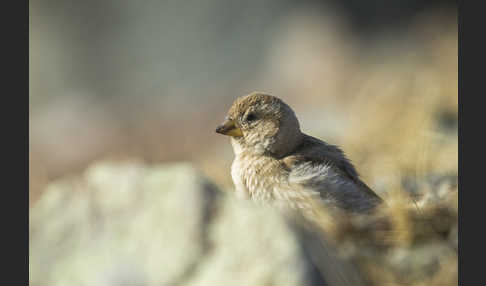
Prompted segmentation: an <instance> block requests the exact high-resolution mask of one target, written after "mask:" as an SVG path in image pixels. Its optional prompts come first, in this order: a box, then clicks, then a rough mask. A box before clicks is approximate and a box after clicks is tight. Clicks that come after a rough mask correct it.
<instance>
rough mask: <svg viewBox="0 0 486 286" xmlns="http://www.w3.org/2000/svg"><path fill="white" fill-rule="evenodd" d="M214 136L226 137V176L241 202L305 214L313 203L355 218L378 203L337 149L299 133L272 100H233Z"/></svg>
mask: <svg viewBox="0 0 486 286" xmlns="http://www.w3.org/2000/svg"><path fill="white" fill-rule="evenodd" d="M216 132H218V133H221V134H224V135H229V136H231V143H232V146H233V150H234V153H235V160H234V161H233V164H232V166H231V176H232V178H233V182H234V184H235V188H236V193H237V195H238V196H240V197H244V198H250V199H252V200H254V201H260V202H265V203H272V204H276V205H279V206H282V207H290V208H292V209H304V210H308V209H310V208H311V205H310V204H309V203H308V202H309V201H308V199H311V198H313V199H318V200H319V201H321V202H323V203H324V205H325V206H326V207H329V208H331V209H334V208H337V209H341V210H346V211H350V212H355V213H364V212H369V211H371V210H372V209H374V207H375V206H377V205H378V204H380V203H381V202H382V200H381V198H380V197H378V195H376V194H375V193H374V192H373V191H372V190H371V189H370V188H369V187H368V186H367V185H366V184H365V183H364V182H362V181H361V179H360V178H359V175H358V173H357V172H356V170H355V168H354V166H353V165H352V164H351V162H350V161H349V160H348V159H347V158H346V156H345V155H344V153H343V152H342V151H341V149H339V148H338V147H337V146H334V145H330V144H327V143H326V142H323V141H321V140H319V139H317V138H314V137H312V136H309V135H306V134H304V133H302V132H301V130H300V126H299V121H298V120H297V117H296V116H295V114H294V112H293V110H292V109H291V108H290V107H289V106H288V105H287V104H286V103H285V102H283V101H282V100H281V99H279V98H277V97H274V96H271V95H268V94H265V93H261V92H253V93H251V94H249V95H247V96H244V97H240V98H237V99H236V100H235V102H234V103H233V105H232V106H231V108H230V109H229V111H228V115H227V117H226V119H225V122H224V123H223V124H222V125H220V126H219V127H218V128H217V129H216Z"/></svg>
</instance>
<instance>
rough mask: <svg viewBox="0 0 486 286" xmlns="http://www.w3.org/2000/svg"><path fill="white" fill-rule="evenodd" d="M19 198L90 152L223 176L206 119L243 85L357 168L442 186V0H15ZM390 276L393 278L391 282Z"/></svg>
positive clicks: (453, 150) (452, 88) (446, 94)
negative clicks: (25, 148) (20, 81)
mask: <svg viewBox="0 0 486 286" xmlns="http://www.w3.org/2000/svg"><path fill="white" fill-rule="evenodd" d="M29 10H30V20H29V21H30V22H29V54H30V59H29V62H30V64H29V85H30V86H29V90H30V92H29V136H30V141H29V172H30V176H29V178H30V181H29V186H30V195H29V198H30V206H31V207H32V206H34V205H35V204H36V202H37V201H38V200H39V198H41V196H42V194H43V192H44V190H45V187H46V186H47V185H48V184H49V183H50V182H52V181H53V180H56V179H58V178H61V177H63V176H68V175H71V174H76V173H79V172H81V171H82V170H84V169H85V168H86V167H88V166H89V165H91V164H92V163H93V162H95V161H99V160H115V161H116V160H120V161H123V160H126V159H131V158H138V160H141V161H144V162H146V163H161V162H176V161H177V162H179V161H186V162H191V163H192V164H193V165H194V166H196V167H197V168H198V169H199V170H201V171H202V172H203V173H204V174H205V175H206V176H207V177H209V178H210V179H211V180H212V181H213V182H214V183H215V184H216V185H217V186H218V187H220V188H221V189H223V190H228V191H231V189H232V188H233V185H232V181H231V177H230V165H231V161H232V159H233V153H232V149H231V146H230V144H229V139H228V138H227V137H223V136H221V135H218V134H216V133H215V132H214V130H215V127H216V126H217V125H218V124H219V123H220V122H221V121H222V119H223V118H224V116H225V114H226V112H227V110H228V108H229V106H230V105H231V103H232V102H233V100H234V99H235V98H236V97H238V96H242V95H245V94H248V93H250V92H252V91H256V90H257V91H264V92H267V93H270V94H273V95H276V96H278V97H280V98H282V99H283V100H284V101H286V102H287V103H288V104H289V105H290V106H292V107H293V108H294V110H295V112H296V114H297V116H298V118H299V120H300V122H301V126H302V128H303V131H304V132H306V133H308V134H311V135H313V136H315V137H318V138H320V139H323V140H325V141H326V142H329V143H331V144H337V145H340V146H342V148H343V149H344V150H345V152H346V153H347V155H348V157H349V158H350V159H351V160H352V161H353V162H354V163H355V165H356V167H357V169H358V171H359V172H360V173H361V175H362V177H363V179H364V181H365V182H367V184H368V185H370V187H372V188H373V189H375V190H376V192H377V193H379V194H380V195H381V196H382V197H384V198H385V199H386V198H387V197H388V196H389V195H390V190H401V191H402V190H403V191H406V192H407V193H408V194H411V195H412V196H415V195H420V194H422V195H424V194H425V193H427V192H429V191H431V190H435V189H437V188H438V186H440V185H441V184H442V183H443V182H447V183H448V184H449V185H450V186H452V187H453V188H454V187H455V188H457V186H456V185H457V168H458V167H457V156H458V153H457V140H458V138H457V122H458V115H457V110H458V107H457V105H458V99H457V87H458V65H457V61H458V58H457V53H458V37H457V33H458V32H457V5H456V3H455V1H446V0H443V1H440V0H436V1H420V0H393V1H392V0H388V1H385V0H381V1H380V0H373V1H355V0H328V1H316V0H315V1H311V0H306V1H290V0H266V1H260V0H248V1H236V0H234V1H233V0H232V1H228V0H206V1H152V0H149V1H126V0H118V1H114V0H104V1H95V0H86V1H71V0H37V1H30V2H29ZM393 285H398V284H393Z"/></svg>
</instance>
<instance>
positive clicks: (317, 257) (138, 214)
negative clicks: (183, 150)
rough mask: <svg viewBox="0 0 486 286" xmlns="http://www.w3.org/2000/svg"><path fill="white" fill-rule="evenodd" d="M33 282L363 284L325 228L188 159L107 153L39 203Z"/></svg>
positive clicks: (33, 214) (34, 219)
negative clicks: (229, 191) (223, 187)
mask: <svg viewBox="0 0 486 286" xmlns="http://www.w3.org/2000/svg"><path fill="white" fill-rule="evenodd" d="M29 246H30V254H29V264H30V265H29V268H30V271H29V273H30V277H29V278H30V282H31V283H32V285H49V286H57V285H95V286H96V285H103V286H106V285H108V286H110V285H117V286H118V285H191V286H196V285H360V284H362V281H361V278H360V275H359V274H358V272H357V271H356V270H355V269H354V268H353V266H352V265H351V264H349V263H348V262H346V261H344V260H342V259H340V258H338V257H337V256H336V255H335V254H334V249H333V248H332V247H330V246H329V245H328V244H326V241H325V240H324V239H323V237H321V236H318V235H317V234H316V233H314V232H313V231H311V229H309V228H305V227H302V226H299V225H297V224H296V223H294V222H292V221H290V220H288V218H286V216H284V215H283V214H281V213H280V212H279V211H277V210H275V209H272V208H266V207H262V206H257V205H255V204H252V203H251V202H247V201H237V200H234V199H233V198H232V197H229V196H227V195H225V194H224V193H223V192H221V191H219V190H218V189H217V188H216V187H215V186H214V185H213V184H212V183H211V182H209V181H208V180H207V179H206V178H205V177H204V176H202V175H201V174H200V173H199V172H198V171H197V170H196V169H195V168H194V167H193V166H192V165H190V164H189V163H175V164H167V165H156V166H148V165H144V164H142V163H137V162H127V163H120V162H118V163H115V162H100V163H97V164H95V165H93V166H92V167H91V168H89V169H88V170H86V172H85V173H84V174H83V175H82V176H78V177H71V178H63V179H60V180H58V181H55V182H53V183H51V184H50V185H49V186H48V187H47V190H46V191H45V193H44V194H43V196H42V197H41V198H40V200H39V201H38V202H37V203H36V204H35V205H34V206H33V207H32V209H31V211H30V240H29Z"/></svg>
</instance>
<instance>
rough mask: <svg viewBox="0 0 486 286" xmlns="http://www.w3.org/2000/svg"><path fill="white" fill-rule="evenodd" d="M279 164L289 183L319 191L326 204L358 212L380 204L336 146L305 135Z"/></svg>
mask: <svg viewBox="0 0 486 286" xmlns="http://www.w3.org/2000/svg"><path fill="white" fill-rule="evenodd" d="M282 162H283V163H284V165H285V166H286V168H287V169H288V170H289V182H290V183H291V184H293V185H294V186H295V187H296V188H304V189H308V190H310V191H317V192H319V194H320V197H321V198H322V199H323V200H324V202H326V203H327V204H328V205H331V206H333V207H334V206H335V207H339V208H341V209H345V210H347V211H351V212H358V213H360V212H367V211H370V210H372V209H373V208H374V207H375V206H377V205H378V204H380V203H381V202H382V199H381V198H380V197H379V196H378V195H376V194H375V192H373V191H372V190H371V189H370V188H369V187H368V186H367V185H366V184H365V183H364V182H363V181H361V179H360V178H359V175H358V172H357V171H356V169H355V168H354V166H353V164H352V163H351V162H350V161H349V160H348V159H347V158H346V156H345V155H344V153H343V152H342V150H341V149H340V148H338V147H337V146H334V145H330V144H327V143H326V142H323V141H321V140H319V139H317V138H314V137H312V136H309V135H305V134H304V138H303V140H302V143H301V144H300V145H299V146H298V147H297V148H296V149H295V150H294V152H292V153H291V154H290V155H288V156H286V157H285V158H283V159H282Z"/></svg>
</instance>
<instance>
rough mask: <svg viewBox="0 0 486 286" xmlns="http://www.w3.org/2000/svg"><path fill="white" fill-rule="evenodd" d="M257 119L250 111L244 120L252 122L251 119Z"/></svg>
mask: <svg viewBox="0 0 486 286" xmlns="http://www.w3.org/2000/svg"><path fill="white" fill-rule="evenodd" d="M256 119H257V117H256V115H255V114H254V113H250V114H248V116H247V117H246V121H248V122H252V121H255V120H256Z"/></svg>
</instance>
